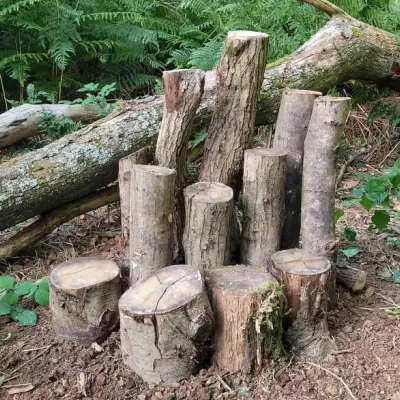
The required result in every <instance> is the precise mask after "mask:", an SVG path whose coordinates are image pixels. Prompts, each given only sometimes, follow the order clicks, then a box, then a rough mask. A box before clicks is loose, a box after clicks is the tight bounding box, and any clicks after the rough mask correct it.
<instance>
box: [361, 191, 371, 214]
mask: <svg viewBox="0 0 400 400" xmlns="http://www.w3.org/2000/svg"><path fill="white" fill-rule="evenodd" d="M360 204H361V205H362V206H363V207H364V209H365V210H367V211H369V210H370V209H371V208H372V207H373V206H374V203H373V201H371V200H370V199H369V198H368V197H367V194H366V193H364V194H363V195H362V197H361V200H360Z"/></svg>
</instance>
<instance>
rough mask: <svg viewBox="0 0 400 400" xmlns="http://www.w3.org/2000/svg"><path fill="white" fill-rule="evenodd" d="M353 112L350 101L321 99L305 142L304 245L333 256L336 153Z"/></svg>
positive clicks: (345, 99)
mask: <svg viewBox="0 0 400 400" xmlns="http://www.w3.org/2000/svg"><path fill="white" fill-rule="evenodd" d="M349 111H350V98H344V97H329V96H326V97H319V98H317V99H316V100H315V102H314V109H313V112H312V116H311V120H310V124H309V127H308V132H307V136H306V139H305V142H304V163H303V185H302V209H301V242H302V244H301V246H302V248H303V249H304V250H307V251H309V252H311V253H313V254H318V255H327V256H331V255H332V254H333V253H334V252H335V249H336V242H335V223H334V213H335V181H336V153H337V150H338V149H339V145H340V138H341V136H342V134H343V131H344V127H345V125H346V121H347V117H348V115H349Z"/></svg>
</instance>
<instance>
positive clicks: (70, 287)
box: [49, 257, 121, 343]
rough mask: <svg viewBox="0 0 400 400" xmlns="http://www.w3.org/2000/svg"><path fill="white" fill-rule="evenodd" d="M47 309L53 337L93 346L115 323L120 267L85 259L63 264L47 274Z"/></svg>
mask: <svg viewBox="0 0 400 400" xmlns="http://www.w3.org/2000/svg"><path fill="white" fill-rule="evenodd" d="M49 281H50V308H51V312H52V318H53V326H54V330H55V332H56V334H57V335H58V336H59V337H61V338H64V339H69V340H73V341H77V342H82V343H92V342H95V341H101V340H103V339H105V338H106V337H107V336H108V335H109V333H110V332H111V331H112V330H113V329H114V328H115V327H116V326H117V323H118V300H119V297H120V296H121V285H120V277H119V267H118V265H117V264H116V263H114V262H113V261H110V260H106V259H102V258H98V257H87V258H76V259H74V260H69V261H66V262H64V263H62V264H60V265H58V266H57V267H55V268H54V269H53V270H52V271H51V274H50V280H49Z"/></svg>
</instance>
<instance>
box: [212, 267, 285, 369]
mask: <svg viewBox="0 0 400 400" xmlns="http://www.w3.org/2000/svg"><path fill="white" fill-rule="evenodd" d="M206 286H207V291H208V294H209V298H210V301H211V307H212V309H213V312H214V318H215V334H214V359H213V360H214V364H215V365H216V366H217V367H218V368H221V369H227V370H229V371H237V370H241V371H245V372H247V373H254V372H257V371H259V370H260V369H261V368H262V367H264V366H265V365H266V364H267V362H268V360H271V359H272V358H274V357H276V356H278V355H280V353H281V351H282V342H281V338H282V315H283V304H284V299H283V296H282V293H281V290H280V288H279V285H278V282H277V281H276V280H275V278H274V277H273V276H272V275H271V274H269V273H268V272H266V271H265V268H259V267H249V266H244V265H236V266H229V267H223V268H214V269H212V270H210V271H208V273H206Z"/></svg>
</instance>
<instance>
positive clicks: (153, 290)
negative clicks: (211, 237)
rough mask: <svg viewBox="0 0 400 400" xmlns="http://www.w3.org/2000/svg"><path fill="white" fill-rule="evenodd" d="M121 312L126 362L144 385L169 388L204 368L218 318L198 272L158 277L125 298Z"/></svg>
mask: <svg viewBox="0 0 400 400" xmlns="http://www.w3.org/2000/svg"><path fill="white" fill-rule="evenodd" d="M119 310H120V319H121V350H122V357H123V360H124V362H125V364H126V365H127V366H128V367H129V368H131V369H132V371H134V372H135V373H136V374H137V375H139V376H140V377H141V378H142V379H143V380H144V381H145V382H148V383H157V384H159V383H162V384H170V383H173V382H177V381H179V380H181V379H186V378H189V377H190V375H192V374H194V373H196V372H197V371H198V370H199V369H200V368H201V366H202V363H203V360H204V357H206V355H207V352H208V349H207V346H206V342H207V340H208V339H209V337H210V335H211V332H212V327H213V317H212V311H211V307H210V303H209V301H208V298H207V295H206V293H205V290H204V284H203V279H202V276H201V273H200V271H199V270H198V269H197V268H195V267H192V266H188V265H174V266H170V267H166V268H162V269H160V270H158V271H156V272H154V274H152V275H150V276H149V277H147V278H144V279H142V280H140V281H139V282H137V283H136V284H135V285H133V286H132V287H131V288H130V289H129V290H128V291H127V292H125V294H124V295H123V296H122V297H121V300H120V302H119Z"/></svg>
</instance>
